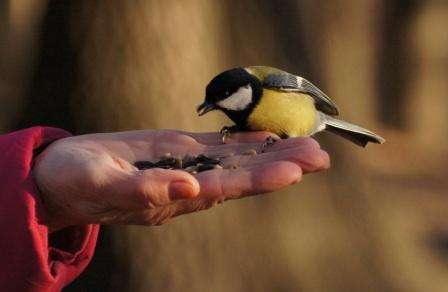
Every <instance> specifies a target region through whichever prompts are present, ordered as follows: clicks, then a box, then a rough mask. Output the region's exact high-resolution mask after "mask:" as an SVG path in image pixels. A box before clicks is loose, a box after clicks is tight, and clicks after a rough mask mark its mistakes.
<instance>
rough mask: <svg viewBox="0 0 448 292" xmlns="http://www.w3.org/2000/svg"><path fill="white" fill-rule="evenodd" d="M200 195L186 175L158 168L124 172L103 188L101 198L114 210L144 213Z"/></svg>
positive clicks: (191, 179) (191, 178)
mask: <svg viewBox="0 0 448 292" xmlns="http://www.w3.org/2000/svg"><path fill="white" fill-rule="evenodd" d="M198 193H199V184H198V181H197V180H196V179H195V178H194V177H193V176H192V175H190V174H189V173H187V172H185V171H180V170H166V169H160V168H154V169H148V170H143V171H136V172H130V173H129V172H123V174H121V176H118V177H116V178H114V179H112V181H111V183H109V184H108V185H107V186H106V187H105V188H104V198H103V200H105V199H107V200H108V203H109V204H110V205H111V206H112V207H115V208H125V209H145V208H154V207H157V206H162V205H164V204H168V203H170V202H172V201H175V200H180V199H185V198H191V197H194V196H196V195H198Z"/></svg>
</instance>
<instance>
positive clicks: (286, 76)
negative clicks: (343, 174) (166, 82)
mask: <svg viewBox="0 0 448 292" xmlns="http://www.w3.org/2000/svg"><path fill="white" fill-rule="evenodd" d="M212 110H221V111H222V112H224V113H225V114H226V115H227V116H228V117H229V118H230V119H231V120H232V121H233V122H234V123H235V125H234V126H233V127H230V128H228V127H225V128H226V129H230V130H231V131H232V132H233V131H258V130H263V131H269V132H272V133H275V134H277V135H279V136H280V137H281V138H288V137H300V136H311V135H313V134H315V133H317V132H320V131H322V130H327V131H329V132H332V133H335V134H337V135H339V136H341V137H343V138H345V139H348V140H350V141H352V142H354V143H355V144H357V145H360V146H363V147H365V146H366V144H367V143H368V142H373V143H379V144H381V143H383V142H384V141H385V140H384V139H383V138H382V137H380V136H378V135H377V134H375V133H373V132H371V131H369V130H366V129H364V128H361V127H359V126H356V125H353V124H350V123H347V122H345V121H341V120H338V119H336V118H334V116H337V115H338V114H339V109H338V107H337V106H336V104H335V103H334V102H333V101H332V100H331V99H330V98H329V97H328V96H327V95H326V94H325V93H323V92H322V91H321V90H320V89H319V88H317V87H316V86H315V85H313V84H312V83H311V82H309V81H308V80H306V79H305V78H302V77H300V76H296V75H293V74H290V73H288V72H285V71H282V70H280V69H276V68H272V67H267V66H251V67H245V68H234V69H230V70H227V71H224V72H222V73H221V74H219V75H217V76H216V77H214V78H213V79H212V80H211V81H210V83H209V84H208V85H207V88H206V96H205V101H204V102H203V103H202V104H201V105H199V106H198V107H197V112H198V114H199V115H200V116H202V115H204V114H205V113H207V112H209V111H212Z"/></svg>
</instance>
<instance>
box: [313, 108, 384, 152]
mask: <svg viewBox="0 0 448 292" xmlns="http://www.w3.org/2000/svg"><path fill="white" fill-rule="evenodd" d="M321 119H322V120H323V122H324V123H325V130H327V131H329V132H331V133H333V134H336V135H339V136H341V137H343V138H345V139H347V140H350V141H352V142H353V143H355V144H356V145H359V146H362V147H366V145H367V143H368V142H372V143H377V144H382V143H384V142H385V141H386V140H385V139H384V138H383V137H381V136H379V135H377V134H375V133H373V132H371V131H369V130H367V129H364V128H361V127H359V126H356V125H353V124H350V123H347V122H344V121H341V120H338V119H335V118H333V117H330V116H328V115H324V114H321Z"/></svg>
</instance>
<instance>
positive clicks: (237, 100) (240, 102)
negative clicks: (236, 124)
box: [217, 85, 252, 111]
mask: <svg viewBox="0 0 448 292" xmlns="http://www.w3.org/2000/svg"><path fill="white" fill-rule="evenodd" d="M251 102H252V87H250V85H246V86H243V87H240V88H239V89H238V90H237V91H236V92H235V93H234V94H232V95H231V96H229V97H227V98H226V99H223V100H221V101H220V102H218V103H217V104H218V105H219V106H220V107H222V108H225V109H228V110H233V111H240V110H244V109H245V108H247V106H248V105H249V104H250V103H251Z"/></svg>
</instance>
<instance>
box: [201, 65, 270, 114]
mask: <svg viewBox="0 0 448 292" xmlns="http://www.w3.org/2000/svg"><path fill="white" fill-rule="evenodd" d="M261 91H262V86H261V83H260V81H259V80H258V79H257V78H256V77H255V76H253V75H252V74H250V73H249V72H248V71H246V70H245V69H244V68H234V69H230V70H227V71H224V72H222V73H220V74H219V75H217V76H216V77H214V78H213V79H212V80H211V81H210V83H209V84H208V85H207V88H206V90H205V100H204V102H203V103H202V104H200V105H199V106H198V107H197V112H198V114H199V115H200V116H202V115H204V114H206V113H208V112H209V111H212V110H221V111H223V112H224V113H226V114H227V115H228V116H229V117H230V118H231V119H234V118H232V116H234V115H235V114H237V113H242V112H247V111H248V110H249V109H250V108H252V107H253V105H254V104H255V102H256V101H257V99H258V98H259V97H260V96H261Z"/></svg>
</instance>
